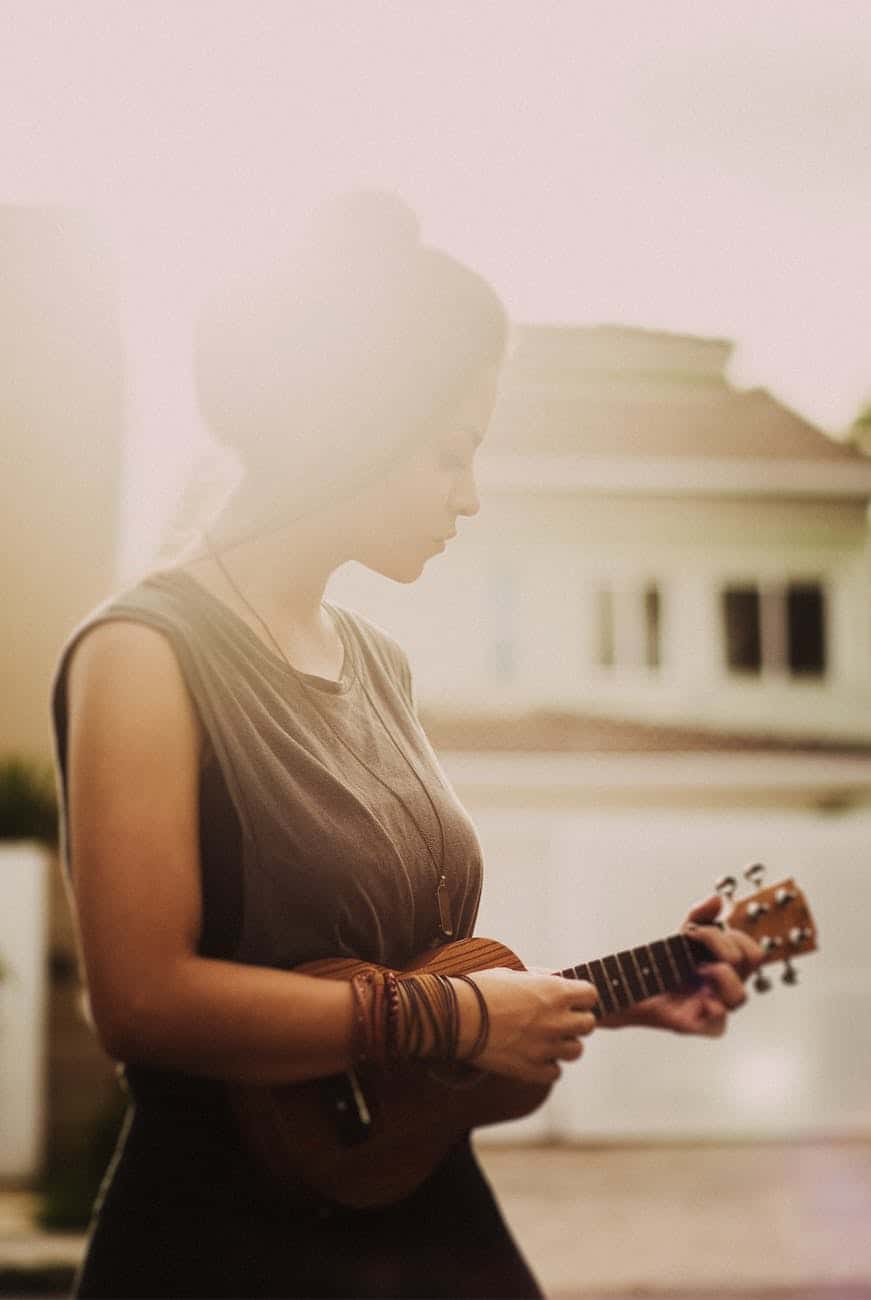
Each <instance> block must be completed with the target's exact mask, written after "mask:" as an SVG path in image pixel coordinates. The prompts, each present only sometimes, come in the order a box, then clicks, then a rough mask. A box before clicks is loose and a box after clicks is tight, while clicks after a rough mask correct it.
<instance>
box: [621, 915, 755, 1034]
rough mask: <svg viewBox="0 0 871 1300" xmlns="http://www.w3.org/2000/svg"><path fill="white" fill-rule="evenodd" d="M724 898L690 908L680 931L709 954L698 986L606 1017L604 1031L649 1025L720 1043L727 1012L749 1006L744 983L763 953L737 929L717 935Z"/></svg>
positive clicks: (701, 969) (703, 965) (661, 994)
mask: <svg viewBox="0 0 871 1300" xmlns="http://www.w3.org/2000/svg"><path fill="white" fill-rule="evenodd" d="M721 906H722V899H721V898H720V897H719V895H717V894H713V895H712V896H711V897H710V898H706V899H705V900H704V902H702V903H697V904H696V905H695V907H693V908H692V909H691V911H690V913H689V915H688V916H687V918H686V921H685V922H684V924H683V926H682V927H681V928H682V930H683V932H684V933H685V934H691V935H692V937H693V938H694V939H698V940H699V941H700V942H701V943H703V944H704V945H705V947H706V948H708V949H709V950H710V953H711V960H710V961H709V962H702V963H700V965H699V966H698V968H697V969H698V975H699V982H698V983H697V984H696V986H695V987H692V988H688V989H686V990H684V991H683V992H678V993H659V994H657V995H656V996H655V997H652V998H646V999H645V1000H644V1001H643V1002H637V1003H636V1004H635V1006H634V1007H632V1008H630V1010H628V1011H626V1012H623V1013H620V1014H616V1015H613V1016H604V1017H603V1018H602V1020H601V1022H600V1023H601V1024H602V1025H603V1026H612V1027H617V1026H620V1025H650V1026H653V1027H654V1028H657V1029H670V1030H671V1031H672V1032H673V1033H676V1034H704V1035H706V1036H707V1037H709V1038H719V1037H720V1036H721V1035H722V1034H724V1033H725V1032H726V1027H727V1025H728V1017H729V1012H730V1011H736V1010H737V1009H738V1007H740V1006H742V1005H743V1004H744V1003H745V1002H746V1001H747V994H746V992H745V989H744V981H745V980H746V979H747V978H748V976H750V975H752V974H753V972H754V971H755V970H756V969H757V967H758V966H760V965H761V963H762V959H763V953H762V949H761V948H760V947H759V944H758V943H756V942H755V941H754V940H753V939H751V938H750V936H749V935H746V934H744V933H743V932H742V931H740V930H730V929H725V930H720V929H719V928H718V927H717V926H716V925H713V924H712V922H713V921H714V920H716V918H717V916H718V914H719V912H720V908H721Z"/></svg>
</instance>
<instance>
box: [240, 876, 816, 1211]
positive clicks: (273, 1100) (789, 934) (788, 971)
mask: <svg viewBox="0 0 871 1300" xmlns="http://www.w3.org/2000/svg"><path fill="white" fill-rule="evenodd" d="M763 872H764V867H762V865H761V864H760V863H755V864H754V865H753V866H751V867H748V868H747V870H746V871H745V873H744V874H745V877H746V878H747V879H748V880H750V881H751V883H752V884H753V885H755V886H756V887H757V888H756V892H755V893H753V894H751V895H749V896H747V897H745V898H742V899H741V900H740V901H738V902H736V903H734V904H732V906H731V910H730V912H729V915H728V925H729V926H730V927H731V928H732V929H736V930H743V931H744V932H745V933H746V934H749V935H751V936H752V937H753V938H754V939H756V940H757V942H758V943H759V944H760V946H761V947H762V949H763V951H764V953H765V958H764V961H765V962H766V963H768V962H773V961H778V960H783V961H784V962H785V966H784V972H783V981H784V983H786V984H794V983H795V982H796V979H797V975H796V971H795V967H794V966H793V965H792V958H793V957H796V956H799V955H801V954H803V953H808V952H813V951H814V949H815V948H816V946H817V944H816V929H815V926H814V923H813V919H812V917H811V914H810V911H809V909H808V906H807V903H806V902H805V899H804V897H803V895H802V893H801V890H800V889H799V888H798V886H797V885H796V884H795V882H794V881H793V880H791V879H787V880H782V881H780V882H779V883H778V884H776V885H770V886H769V887H767V888H764V889H762V888H759V886H760V885H761V880H762V874H763ZM716 888H717V891H718V892H719V893H720V894H721V895H722V896H723V897H724V898H726V899H727V901H729V902H730V904H731V903H732V899H733V896H734V893H735V890H736V888H737V881H736V880H735V878H734V877H733V876H725V877H723V879H722V880H720V881H718V882H717V886H716ZM715 924H718V925H720V926H721V927H722V926H723V922H720V921H718V922H716V923H715ZM710 960H711V953H710V950H709V949H708V948H706V947H705V945H704V944H703V943H701V942H700V941H699V940H698V939H694V938H693V937H692V936H691V935H687V934H672V935H670V936H668V937H667V938H665V939H659V940H655V941H654V942H652V943H647V944H642V945H640V947H637V948H631V949H626V950H625V951H623V952H617V953H612V954H610V955H609V956H606V957H600V958H598V959H597V960H595V961H588V962H582V963H581V964H580V965H579V966H570V967H568V968H567V969H566V970H561V971H557V972H555V974H558V975H562V976H563V977H564V978H567V979H581V980H588V981H589V982H590V983H591V984H593V985H594V986H595V988H596V991H597V993H598V995H599V998H598V1003H597V1005H596V1007H595V1009H594V1010H595V1013H596V1014H597V1015H599V1016H601V1015H602V1014H603V1013H606V1012H614V1011H623V1010H625V1009H626V1008H627V1007H630V1006H631V1005H632V1004H633V1003H635V1002H640V1001H642V1000H643V999H644V998H648V997H652V996H653V995H655V994H657V993H663V992H675V991H678V990H680V989H684V988H687V987H692V985H693V984H694V983H695V982H697V980H698V975H697V967H698V965H699V963H701V962H705V961H710ZM493 967H508V968H509V969H511V970H523V969H525V968H524V966H523V963H522V962H521V960H520V958H519V957H517V956H516V955H515V954H514V953H513V952H512V951H511V950H510V949H509V948H506V947H505V945H504V944H501V943H498V942H496V941H495V940H492V939H460V940H459V941H457V942H454V943H448V944H445V945H444V946H443V947H441V948H437V949H430V950H429V951H427V952H426V953H425V954H423V955H422V956H421V957H420V958H418V959H417V960H416V961H414V962H412V963H411V965H409V966H408V967H406V968H405V969H404V970H403V971H397V972H396V974H397V975H399V977H400V978H401V977H402V975H403V974H406V975H412V974H415V973H417V972H418V971H422V972H430V973H433V974H438V975H459V974H472V973H474V972H475V971H482V970H488V969H491V968H493ZM296 969H297V970H299V971H300V972H303V973H305V974H307V975H317V976H320V977H322V978H323V979H345V980H348V979H351V978H352V976H353V975H355V974H356V973H357V972H358V971H362V970H366V969H369V970H372V969H376V970H377V969H382V970H383V969H385V968H383V967H381V968H379V967H377V966H374V964H373V963H371V962H362V961H356V960H354V959H349V958H336V959H329V958H327V959H323V960H320V961H313V962H306V963H305V964H304V965H302V966H298V967H296ZM754 987H755V988H756V989H757V991H759V992H765V991H766V990H767V989H768V988H770V987H771V985H770V981H769V980H768V978H767V977H766V976H765V974H764V973H763V972H762V970H761V969H760V970H758V971H757V973H756V977H755V979H754ZM551 1087H552V1084H538V1083H534V1084H533V1083H525V1082H522V1081H520V1080H517V1079H511V1078H508V1077H506V1076H504V1075H498V1074H492V1073H489V1072H485V1071H481V1070H477V1069H475V1068H474V1067H473V1066H469V1065H462V1064H457V1065H452V1066H445V1065H435V1064H433V1063H432V1062H427V1061H410V1062H403V1063H401V1064H398V1065H396V1066H394V1067H392V1068H391V1069H390V1070H388V1071H380V1070H377V1069H373V1068H362V1067H358V1068H355V1069H353V1070H348V1071H347V1072H345V1073H343V1074H338V1075H331V1076H330V1077H329V1078H323V1079H313V1080H307V1081H305V1082H303V1083H292V1084H283V1085H279V1086H275V1085H263V1084H233V1085H231V1086H230V1088H229V1094H230V1100H231V1103H232V1105H233V1108H234V1110H235V1112H236V1115H237V1118H238V1120H239V1123H240V1128H241V1132H242V1136H243V1140H244V1141H245V1142H246V1144H247V1145H248V1147H249V1149H250V1150H251V1151H252V1153H253V1154H254V1156H255V1157H256V1158H257V1159H258V1160H259V1161H260V1162H261V1163H262V1164H263V1165H264V1166H265V1167H266V1169H268V1170H269V1171H270V1172H271V1173H272V1174H274V1175H276V1176H277V1177H278V1178H279V1179H281V1180H282V1181H283V1182H286V1183H290V1184H291V1185H295V1186H297V1187H299V1186H300V1185H301V1184H302V1185H304V1186H308V1187H309V1188H313V1189H314V1190H315V1191H316V1192H318V1193H320V1194H321V1195H322V1196H324V1197H326V1198H327V1199H328V1200H330V1201H332V1202H334V1203H338V1204H340V1205H346V1206H353V1207H355V1208H363V1207H371V1206H379V1205H387V1204H390V1203H391V1202H393V1201H397V1200H399V1199H401V1198H402V1197H403V1196H407V1195H408V1194H409V1193H410V1192H412V1191H413V1190H414V1189H415V1187H417V1186H418V1185H419V1184H420V1183H422V1182H423V1180H424V1179H425V1178H426V1177H427V1175H428V1174H429V1173H431V1171H432V1170H433V1169H434V1168H435V1166H436V1165H437V1164H438V1163H439V1161H440V1160H441V1159H442V1157H443V1156H445V1155H446V1154H447V1152H448V1151H449V1149H450V1148H451V1147H452V1146H453V1145H454V1143H455V1142H456V1141H457V1140H458V1139H459V1138H461V1137H462V1136H463V1135H464V1134H466V1133H467V1132H468V1131H469V1130H470V1129H473V1128H480V1127H482V1126H484V1125H487V1124H499V1123H502V1122H504V1121H506V1120H511V1119H518V1118H520V1117H521V1116H523V1115H528V1114H530V1112H532V1111H534V1110H535V1109H536V1108H537V1107H538V1106H540V1105H541V1104H542V1102H543V1101H544V1100H545V1098H546V1097H547V1095H548V1093H549V1092H550V1089H551Z"/></svg>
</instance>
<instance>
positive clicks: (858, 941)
mask: <svg viewBox="0 0 871 1300" xmlns="http://www.w3.org/2000/svg"><path fill="white" fill-rule="evenodd" d="M458 792H459V794H460V796H461V797H463V799H464V803H465V804H466V806H467V807H468V808H469V810H470V812H471V814H472V816H473V818H474V820H475V824H476V826H477V827H478V831H479V835H480V837H481V841H482V844H483V847H484V853H485V862H486V866H487V874H486V884H485V892H484V898H483V903H482V909H481V915H480V919H479V925H478V932H479V933H481V934H485V935H490V936H492V937H496V938H499V939H501V940H502V941H503V942H505V943H507V944H508V945H509V946H510V947H512V948H514V949H515V951H517V952H518V953H519V955H520V956H521V957H522V958H523V959H524V960H525V961H526V962H527V964H530V965H545V966H548V967H549V968H554V967H562V966H565V965H569V964H575V963H578V962H580V961H583V960H587V959H590V958H593V957H596V956H600V955H603V954H605V953H607V952H613V951H616V950H618V949H620V948H624V947H627V946H634V945H635V944H637V943H643V942H646V941H649V940H651V939H654V938H658V937H663V936H664V935H666V934H668V933H671V932H673V931H674V930H675V929H676V928H677V927H678V925H679V922H680V920H681V919H682V917H683V915H684V914H685V912H686V910H687V908H688V906H689V905H690V904H691V903H692V902H693V901H694V900H695V899H698V898H699V897H701V896H704V895H705V894H706V893H707V892H709V889H710V886H711V884H712V882H713V880H714V878H715V877H716V876H718V875H720V874H722V873H724V872H727V871H728V872H730V873H733V874H734V873H736V868H737V869H740V868H742V867H743V865H745V864H746V863H747V862H749V861H755V860H762V861H764V862H766V863H767V864H768V867H769V881H773V880H775V879H778V878H780V877H781V876H786V875H793V876H795V878H796V879H797V880H798V882H799V884H800V885H801V887H802V888H803V889H804V890H805V892H806V895H807V897H808V901H809V903H810V905H811V910H812V912H813V914H814V917H815V920H816V923H817V927H818V930H819V934H820V951H819V952H818V953H815V954H813V955H810V956H807V957H805V958H803V959H800V962H799V963H798V965H799V966H800V982H799V984H798V985H797V986H796V987H792V988H790V987H786V986H784V985H782V984H781V983H780V980H779V973H780V967H779V966H772V967H770V968H769V970H770V972H771V973H772V975H773V978H774V987H773V989H772V991H771V992H770V993H768V994H765V995H759V994H755V993H751V996H750V1001H749V1004H748V1005H746V1006H745V1007H743V1008H742V1009H741V1010H740V1011H739V1012H738V1013H736V1015H735V1016H734V1018H733V1020H732V1023H731V1025H730V1029H729V1032H728V1034H727V1035H726V1037H725V1038H723V1039H721V1040H708V1039H690V1038H682V1037H679V1036H676V1035H672V1034H666V1033H657V1032H654V1031H651V1030H640V1029H634V1030H619V1031H607V1030H600V1031H599V1032H598V1033H596V1034H594V1035H593V1037H592V1038H591V1039H590V1040H589V1044H588V1048H587V1051H586V1053H585V1055H584V1057H583V1059H582V1060H581V1061H580V1062H579V1063H578V1064H577V1065H575V1066H570V1067H567V1068H566V1070H565V1071H564V1075H563V1078H562V1080H561V1081H560V1083H559V1085H558V1086H557V1088H556V1089H555V1091H554V1093H553V1095H552V1098H551V1100H550V1101H549V1102H548V1104H547V1106H546V1107H545V1108H544V1109H543V1110H542V1111H541V1112H539V1113H538V1114H537V1115H536V1116H534V1117H533V1118H532V1120H531V1121H523V1122H521V1124H519V1125H505V1126H502V1128H501V1129H499V1130H492V1131H491V1132H490V1136H495V1138H496V1140H499V1139H511V1138H516V1137H517V1136H524V1135H525V1136H530V1135H532V1134H536V1135H544V1134H550V1135H553V1136H560V1137H567V1138H586V1139H597V1140H599V1139H601V1140H612V1139H634V1138H670V1139H689V1138H706V1137H720V1138H740V1137H747V1136H753V1137H774V1136H800V1137H808V1136H816V1135H848V1134H849V1135H852V1134H863V1135H865V1136H867V1135H869V1134H871V1088H869V1082H868V1081H869V1079H871V950H869V944H868V940H867V935H868V916H869V913H871V877H869V872H868V846H869V843H871V810H867V809H865V810H861V809H859V810H853V811H852V812H847V813H842V814H840V815H828V816H827V815H825V814H822V813H819V812H816V811H814V810H812V809H808V810H807V811H802V810H795V811H790V812H784V811H780V812H778V811H772V810H766V809H757V810H753V811H742V809H741V808H739V807H736V808H734V809H732V810H727V811H722V812H721V811H711V810H701V809H697V810H693V809H690V808H687V809H686V810H670V811H659V812H658V811H652V810H650V809H626V810H624V811H619V810H618V811H614V812H611V813H603V812H597V811H595V810H594V809H590V810H588V811H584V812H583V813H578V814H576V815H565V814H559V813H557V814H554V813H548V812H544V813H534V814H533V813H525V814H524V813H523V812H508V811H495V810H492V809H490V810H488V809H486V808H476V807H475V806H474V803H473V801H472V800H471V799H470V798H469V797H464V796H463V791H462V788H459V789H458Z"/></svg>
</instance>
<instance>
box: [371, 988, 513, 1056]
mask: <svg viewBox="0 0 871 1300" xmlns="http://www.w3.org/2000/svg"><path fill="white" fill-rule="evenodd" d="M453 978H454V979H458V980H460V981H462V983H464V984H468V985H469V987H470V988H471V989H472V991H473V993H474V995H475V999H476V1001H477V1004H478V1013H479V1024H478V1032H477V1035H476V1037H475V1041H474V1043H473V1044H472V1047H471V1048H470V1050H469V1051H467V1052H466V1053H465V1055H464V1056H463V1057H462V1060H463V1061H466V1062H467V1061H471V1060H473V1059H474V1058H475V1057H476V1056H478V1055H480V1053H481V1052H482V1051H483V1050H484V1047H485V1046H486V1043H487V1038H488V1035H489V1030H490V1017H489V1014H488V1011H487V1003H486V1001H485V999H484V995H483V994H482V993H481V990H480V989H479V988H478V986H477V984H476V983H475V981H474V980H473V979H472V978H471V976H469V975H456V976H454V977H453ZM351 992H352V999H353V1022H352V1038H351V1056H352V1059H353V1062H354V1064H355V1065H371V1066H376V1067H378V1068H380V1069H387V1068H389V1067H390V1065H391V1064H398V1063H401V1062H403V1061H410V1060H419V1059H426V1060H429V1061H438V1062H442V1063H444V1064H453V1063H454V1062H456V1061H459V1060H460V1059H461V1058H460V1056H459V1051H458V1042H459V1036H460V1004H459V1000H458V998H457V990H456V988H455V986H454V984H453V982H452V979H451V978H449V977H448V976H447V975H435V974H431V973H428V972H427V973H423V972H422V973H420V974H417V975H397V974H396V973H395V972H393V971H379V970H375V969H370V970H364V971H360V972H359V973H358V974H356V975H355V976H354V977H353V978H352V980H351Z"/></svg>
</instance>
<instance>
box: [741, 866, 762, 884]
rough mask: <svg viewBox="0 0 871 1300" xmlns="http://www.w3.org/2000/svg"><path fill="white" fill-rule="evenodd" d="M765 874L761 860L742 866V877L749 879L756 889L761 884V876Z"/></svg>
mask: <svg viewBox="0 0 871 1300" xmlns="http://www.w3.org/2000/svg"><path fill="white" fill-rule="evenodd" d="M764 875H765V864H764V863H762V862H751V863H750V866H749V867H745V868H744V879H745V880H749V881H750V884H751V885H754V886H755V887H756V888H757V889H758V888H759V886H760V885H761V884H762V878H763V876H764Z"/></svg>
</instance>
